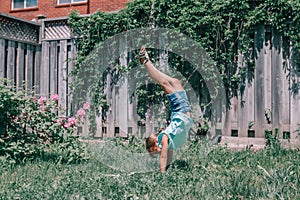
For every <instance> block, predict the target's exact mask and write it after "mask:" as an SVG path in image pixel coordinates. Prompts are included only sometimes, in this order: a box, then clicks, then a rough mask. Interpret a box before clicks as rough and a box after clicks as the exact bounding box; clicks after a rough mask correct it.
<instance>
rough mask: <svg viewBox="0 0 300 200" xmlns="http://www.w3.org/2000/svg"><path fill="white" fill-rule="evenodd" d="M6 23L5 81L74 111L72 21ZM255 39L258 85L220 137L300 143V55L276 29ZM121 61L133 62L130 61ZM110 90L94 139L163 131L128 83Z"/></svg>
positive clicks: (1, 57) (235, 105)
mask: <svg viewBox="0 0 300 200" xmlns="http://www.w3.org/2000/svg"><path fill="white" fill-rule="evenodd" d="M0 19H1V20H0V21H1V22H0V77H2V78H9V79H11V80H13V81H15V83H16V85H17V86H18V87H19V86H21V84H22V82H23V81H24V82H26V84H27V87H28V88H32V87H35V90H36V93H37V94H38V95H49V94H51V93H57V94H59V98H60V99H59V103H60V105H61V106H62V107H63V108H66V109H67V111H68V113H67V114H71V113H73V112H74V110H72V109H74V106H73V99H74V98H76V97H72V96H71V95H69V93H70V89H69V85H70V83H71V82H72V79H71V78H70V77H69V76H68V74H69V73H70V72H71V71H72V69H73V67H74V64H73V63H72V62H67V60H68V59H71V58H74V57H75V56H76V49H77V47H76V40H75V39H73V38H72V33H71V31H70V29H69V28H68V26H67V24H66V19H47V20H42V21H40V22H39V23H35V22H27V21H24V20H19V19H16V18H13V17H10V16H7V15H4V14H1V13H0ZM7 27H9V28H7ZM18 27H23V28H22V29H20V28H18ZM6 29H9V30H10V31H7V30H6ZM30 31H31V32H30ZM23 32H26V34H23ZM8 33H9V34H8ZM26 35H30V37H28V36H26ZM25 36H26V37H25ZM254 37H255V44H254V49H255V56H254V57H255V71H254V74H253V76H254V77H253V81H252V82H246V85H245V91H244V94H243V96H241V95H240V96H239V97H238V98H233V99H232V101H231V103H232V107H231V109H230V110H229V111H228V112H226V113H222V117H221V119H223V120H222V121H221V122H220V124H221V125H219V126H217V129H218V130H217V133H218V132H222V134H223V136H227V137H243V138H252V137H255V138H263V137H264V130H266V129H269V130H272V131H274V130H275V129H276V128H278V130H279V133H280V138H290V139H291V140H295V139H296V138H297V136H298V132H297V130H298V129H299V127H300V117H299V113H300V95H299V94H296V93H295V94H292V93H291V91H290V90H289V88H290V87H291V85H292V84H293V83H299V82H300V76H299V73H298V74H297V73H292V74H288V73H289V72H290V71H291V69H295V71H297V70H298V72H299V68H298V69H297V66H296V65H295V62H294V61H295V60H297V59H296V58H295V56H296V54H293V50H292V49H291V48H290V47H288V48H283V43H284V42H285V40H284V39H283V38H282V37H281V36H280V35H278V34H277V33H276V32H274V31H273V30H272V28H270V27H265V26H259V27H258V28H257V30H256V33H255V36H254ZM289 46H291V45H289ZM287 51H288V52H287ZM121 62H125V64H126V63H127V61H126V60H123V61H121ZM238 62H239V67H240V68H243V67H246V66H245V65H246V62H247V58H246V57H245V56H244V55H240V56H239V58H238ZM288 75H289V76H288ZM108 81H109V78H108ZM107 91H110V92H108V93H107V99H108V100H109V105H110V109H109V111H108V113H107V121H106V122H103V121H102V119H101V117H97V119H96V121H97V127H96V128H97V129H96V131H95V132H94V133H92V136H94V137H113V136H117V135H120V136H125V137H126V136H128V135H132V134H136V135H138V136H139V137H145V136H146V135H145V134H143V133H147V134H149V133H151V132H153V131H154V130H155V129H158V128H159V127H158V125H157V124H155V123H154V124H152V123H150V122H149V121H148V122H146V125H145V126H138V125H137V114H136V106H137V102H136V100H135V99H131V100H129V95H128V91H127V83H126V81H125V84H123V85H122V86H118V87H115V88H112V90H107ZM125 99H127V101H124V100H125ZM241 100H242V101H243V103H241ZM88 127H89V122H88V121H86V122H85V123H84V124H83V126H82V128H80V130H79V133H80V134H81V135H82V136H91V135H90V134H89V130H88V129H89V128H88Z"/></svg>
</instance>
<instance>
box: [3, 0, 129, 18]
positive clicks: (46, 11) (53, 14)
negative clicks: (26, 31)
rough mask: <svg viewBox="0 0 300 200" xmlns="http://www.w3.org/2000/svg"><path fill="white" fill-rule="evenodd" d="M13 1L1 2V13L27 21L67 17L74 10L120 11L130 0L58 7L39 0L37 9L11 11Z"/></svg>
mask: <svg viewBox="0 0 300 200" xmlns="http://www.w3.org/2000/svg"><path fill="white" fill-rule="evenodd" d="M11 2H12V0H0V12H3V13H7V14H9V15H12V16H15V17H19V18H23V19H26V20H32V19H37V16H38V15H44V16H46V17H47V18H59V17H66V16H68V15H69V13H70V12H71V11H72V10H78V11H79V13H80V14H92V13H93V12H96V11H98V10H100V11H103V12H112V11H118V10H121V9H123V8H125V6H126V3H127V2H128V0H88V2H86V3H80V4H70V5H66V6H58V5H57V0H38V7H37V9H29V10H27V9H25V10H18V11H16V10H11Z"/></svg>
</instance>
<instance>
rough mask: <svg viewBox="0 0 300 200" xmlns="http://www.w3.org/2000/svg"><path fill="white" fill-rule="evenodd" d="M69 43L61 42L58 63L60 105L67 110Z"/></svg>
mask: <svg viewBox="0 0 300 200" xmlns="http://www.w3.org/2000/svg"><path fill="white" fill-rule="evenodd" d="M67 55H68V54H67V41H66V40H61V41H60V51H59V61H58V74H59V75H58V96H59V105H60V106H61V108H62V109H64V110H65V109H66V108H67V63H66V61H67Z"/></svg>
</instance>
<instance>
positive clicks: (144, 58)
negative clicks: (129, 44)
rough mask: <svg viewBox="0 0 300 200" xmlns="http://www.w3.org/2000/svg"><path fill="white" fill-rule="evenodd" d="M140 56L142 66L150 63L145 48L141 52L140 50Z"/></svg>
mask: <svg viewBox="0 0 300 200" xmlns="http://www.w3.org/2000/svg"><path fill="white" fill-rule="evenodd" d="M139 56H140V63H141V64H143V65H144V64H146V63H147V62H148V61H149V55H148V53H147V51H146V48H145V47H144V46H142V48H141V50H140V53H139Z"/></svg>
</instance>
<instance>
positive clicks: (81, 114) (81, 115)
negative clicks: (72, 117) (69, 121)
mask: <svg viewBox="0 0 300 200" xmlns="http://www.w3.org/2000/svg"><path fill="white" fill-rule="evenodd" d="M85 114H86V113H85V111H84V110H83V109H82V108H80V109H79V110H78V111H77V115H78V116H79V117H84V116H85Z"/></svg>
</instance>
